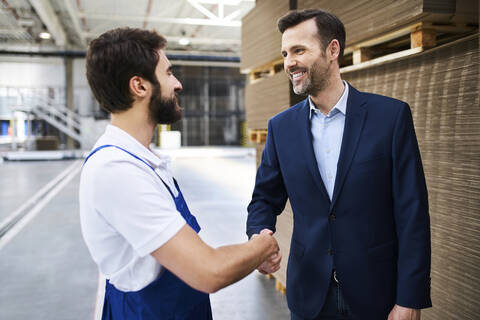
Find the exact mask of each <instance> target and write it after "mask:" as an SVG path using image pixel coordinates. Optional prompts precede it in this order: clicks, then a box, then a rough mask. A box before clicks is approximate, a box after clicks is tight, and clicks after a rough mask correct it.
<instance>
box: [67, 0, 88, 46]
mask: <svg viewBox="0 0 480 320" xmlns="http://www.w3.org/2000/svg"><path fill="white" fill-rule="evenodd" d="M65 6H66V7H67V12H68V15H69V16H70V20H72V22H73V27H74V28H75V32H76V33H77V36H78V37H79V38H80V42H81V44H82V45H87V40H86V39H85V37H84V36H83V30H82V26H81V25H80V17H79V16H78V14H77V12H78V11H79V10H78V7H77V4H76V3H75V0H73V4H72V0H66V1H65Z"/></svg>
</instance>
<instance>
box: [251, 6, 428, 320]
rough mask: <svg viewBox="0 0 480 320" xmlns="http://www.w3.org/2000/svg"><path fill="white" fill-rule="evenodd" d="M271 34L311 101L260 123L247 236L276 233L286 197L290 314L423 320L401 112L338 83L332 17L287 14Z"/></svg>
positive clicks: (412, 145)
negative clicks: (276, 34) (262, 134)
mask: <svg viewBox="0 0 480 320" xmlns="http://www.w3.org/2000/svg"><path fill="white" fill-rule="evenodd" d="M278 28H279V30H280V32H281V33H282V49H281V50H282V55H283V57H284V68H285V71H286V73H287V75H288V77H289V78H290V80H291V82H292V85H293V89H294V91H295V93H296V94H303V95H307V96H308V97H307V99H305V100H304V101H302V102H300V103H298V104H296V105H294V106H292V107H291V108H289V109H288V110H285V111H284V112H281V113H279V114H278V115H276V116H275V117H273V118H272V119H271V120H270V121H269V123H268V136H267V141H266V143H265V150H264V152H263V155H262V161H261V164H260V167H259V168H258V172H257V177H256V184H255V189H254V191H253V196H252V201H251V203H250V205H249V206H248V221H247V234H248V236H252V235H253V234H257V233H259V232H260V231H261V230H262V229H264V228H268V229H270V230H272V231H275V224H276V217H277V215H279V214H280V213H281V212H282V211H283V209H284V207H285V204H286V201H287V199H289V200H290V204H291V206H292V209H293V218H294V225H293V235H292V239H291V247H290V256H289V259H288V269H287V284H286V287H287V300H288V305H289V308H290V310H291V317H292V319H361V320H363V319H365V320H375V319H382V320H385V319H389V320H400V319H402V320H403V319H420V309H422V308H427V307H430V306H431V300H430V256H431V249H430V221H429V214H428V196H427V188H426V185H425V178H424V173H423V168H422V162H421V158H420V153H419V150H418V144H417V139H416V136H415V131H414V127H413V120H412V115H411V112H410V108H409V106H408V104H406V103H405V102H402V101H399V100H395V99H392V98H388V97H384V96H379V95H375V94H369V93H364V92H359V91H357V90H356V89H355V88H353V87H352V86H351V85H350V84H348V83H347V82H346V81H343V80H342V79H341V76H340V71H339V61H338V60H339V58H340V57H341V56H342V55H343V50H344V47H345V29H344V26H343V24H342V22H341V21H340V20H339V19H338V18H337V17H336V16H334V15H332V14H330V13H327V12H324V11H321V10H304V11H293V12H290V13H288V14H287V15H285V16H284V17H282V18H281V19H280V20H279V21H278ZM280 258H281V257H279V256H278V255H276V256H273V257H271V259H270V261H269V262H265V263H264V264H262V265H261V266H260V267H259V269H258V270H259V271H260V272H262V273H269V272H271V270H272V268H274V267H275V266H277V265H278V263H279V260H280Z"/></svg>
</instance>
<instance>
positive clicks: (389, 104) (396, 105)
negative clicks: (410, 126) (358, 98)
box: [360, 92, 409, 115]
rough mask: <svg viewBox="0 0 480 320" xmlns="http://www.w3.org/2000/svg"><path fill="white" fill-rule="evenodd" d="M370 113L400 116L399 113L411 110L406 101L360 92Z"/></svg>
mask: <svg viewBox="0 0 480 320" xmlns="http://www.w3.org/2000/svg"><path fill="white" fill-rule="evenodd" d="M360 94H361V95H362V98H363V99H364V101H365V106H366V107H367V109H368V111H372V112H381V113H392V114H394V115H396V114H398V112H399V111H401V110H403V109H407V108H409V106H408V104H407V103H406V102H405V101H402V100H398V99H395V98H392V97H387V96H383V95H380V94H375V93H369V92H360Z"/></svg>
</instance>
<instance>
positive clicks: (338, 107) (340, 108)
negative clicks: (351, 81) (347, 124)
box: [308, 80, 348, 119]
mask: <svg viewBox="0 0 480 320" xmlns="http://www.w3.org/2000/svg"><path fill="white" fill-rule="evenodd" d="M343 83H344V84H345V89H344V90H343V94H342V96H341V97H340V99H338V101H337V103H336V104H335V105H334V106H333V108H332V110H330V112H329V113H328V115H334V114H336V113H338V112H341V113H342V114H343V115H346V114H347V100H348V83H347V81H345V80H343ZM308 103H309V105H310V119H312V115H313V113H314V112H316V111H317V110H318V109H317V108H316V107H315V104H313V101H312V99H311V97H310V96H308Z"/></svg>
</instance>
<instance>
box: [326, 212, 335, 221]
mask: <svg viewBox="0 0 480 320" xmlns="http://www.w3.org/2000/svg"><path fill="white" fill-rule="evenodd" d="M335 219H336V217H335V214H333V213H332V214H331V215H329V216H328V220H330V221H335Z"/></svg>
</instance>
